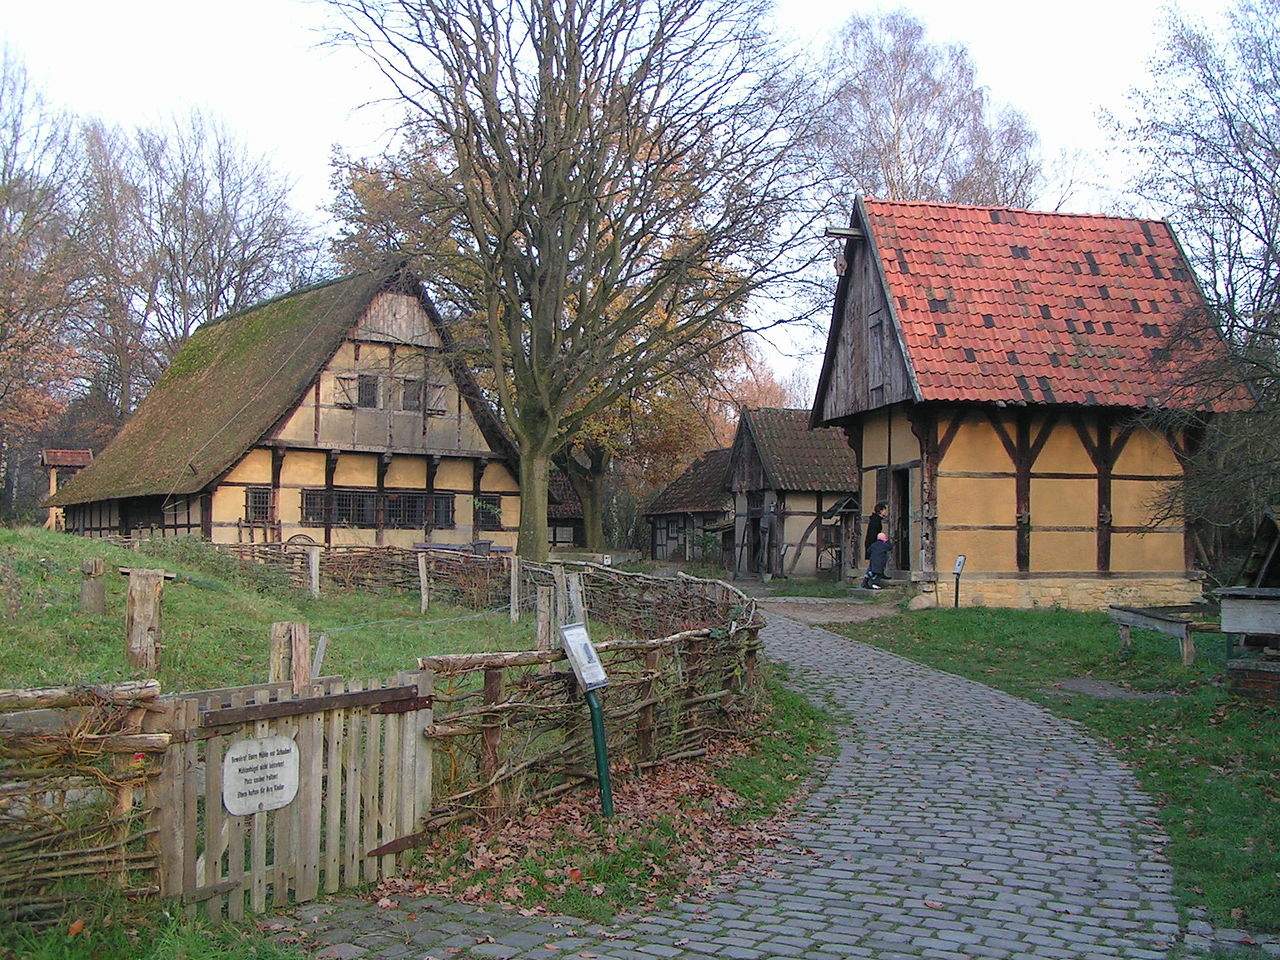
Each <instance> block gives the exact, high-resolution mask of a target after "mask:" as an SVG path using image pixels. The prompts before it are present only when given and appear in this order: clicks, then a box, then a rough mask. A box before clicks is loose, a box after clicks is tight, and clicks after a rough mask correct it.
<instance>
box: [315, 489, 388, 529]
mask: <svg viewBox="0 0 1280 960" xmlns="http://www.w3.org/2000/svg"><path fill="white" fill-rule="evenodd" d="M329 497H331V498H332V499H331V500H330V499H328V498H329ZM330 503H331V504H332V507H333V523H335V524H341V525H343V526H348V527H373V526H376V525H377V516H378V512H377V508H378V494H377V492H376V491H374V490H334V491H332V493H330V494H326V491H324V490H303V491H302V522H303V523H310V524H316V525H321V526H322V525H324V523H325V507H326V506H327V505H329V504H330Z"/></svg>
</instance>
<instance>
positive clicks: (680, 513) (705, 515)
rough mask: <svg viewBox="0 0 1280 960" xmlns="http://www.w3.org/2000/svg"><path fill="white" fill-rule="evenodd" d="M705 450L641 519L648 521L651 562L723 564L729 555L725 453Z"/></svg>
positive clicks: (729, 500)
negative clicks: (689, 561)
mask: <svg viewBox="0 0 1280 960" xmlns="http://www.w3.org/2000/svg"><path fill="white" fill-rule="evenodd" d="M731 452H732V451H731V450H730V448H728V447H725V448H723V449H721V450H709V451H708V452H706V453H704V454H702V456H700V457H698V459H697V460H695V461H694V462H693V463H691V464H690V465H689V466H688V468H687V469H686V470H685V471H684V473H682V474H680V476H678V477H676V478H675V479H674V480H672V481H671V483H669V484H667V486H666V487H664V488H663V489H662V491H661V492H659V493H658V495H657V496H656V497H654V498H653V499H652V500H651V501H649V504H648V505H647V506H646V507H645V509H644V511H643V513H642V516H643V517H644V519H645V520H647V521H648V522H649V556H650V557H652V558H653V559H654V560H664V561H665V560H698V561H703V562H707V563H716V564H720V565H726V566H727V565H728V562H731V561H732V557H733V524H732V522H731V521H732V518H733V498H732V497H731V496H730V495H729V484H728V470H729V454H730V453H731Z"/></svg>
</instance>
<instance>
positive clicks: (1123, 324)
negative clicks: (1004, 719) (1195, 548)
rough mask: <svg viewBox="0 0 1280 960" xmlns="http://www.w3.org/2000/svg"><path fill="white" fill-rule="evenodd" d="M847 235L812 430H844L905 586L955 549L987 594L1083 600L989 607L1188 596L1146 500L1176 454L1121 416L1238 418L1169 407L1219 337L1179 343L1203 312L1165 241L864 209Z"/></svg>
mask: <svg viewBox="0 0 1280 960" xmlns="http://www.w3.org/2000/svg"><path fill="white" fill-rule="evenodd" d="M847 237H848V239H847V241H846V244H845V249H844V254H843V258H844V270H843V274H842V276H841V278H840V281H839V284H838V287H837V292H836V305H835V311H834V314H833V319H832V326H831V330H830V333H829V337H828V343H827V351H826V356H825V358H824V362H823V368H822V372H821V375H820V378H819V381H818V388H817V395H816V398H815V402H814V413H813V419H812V421H811V422H812V424H813V425H815V426H832V425H835V426H841V427H844V428H845V431H846V433H847V434H848V435H849V437H850V442H851V444H852V446H853V448H854V451H855V453H856V454H857V456H858V459H859V468H860V471H861V478H862V487H863V492H862V500H863V504H864V505H865V506H869V505H871V504H872V503H873V502H875V501H879V500H892V501H895V503H893V504H891V518H892V523H893V529H894V530H895V539H896V543H895V547H896V550H895V560H896V562H897V563H899V565H900V568H901V569H902V570H903V571H910V572H911V574H912V575H914V576H916V577H917V578H920V579H924V580H928V579H929V578H931V577H932V576H933V575H934V574H935V573H936V569H937V567H938V566H939V565H942V566H945V567H947V568H948V570H949V569H950V567H951V558H950V557H948V556H946V554H949V553H952V552H955V553H964V552H965V551H966V550H967V551H968V560H969V566H968V567H966V570H968V571H974V572H977V573H978V574H979V575H980V576H981V577H987V578H989V579H990V580H991V581H992V582H993V583H994V582H995V581H998V580H1001V579H1010V578H1013V579H1021V580H1024V581H1025V580H1026V579H1027V578H1028V576H1029V575H1039V576H1044V577H1046V578H1051V579H1058V580H1062V579H1072V580H1076V581H1080V582H1085V581H1089V582H1090V583H1089V584H1088V585H1086V586H1085V587H1079V588H1074V587H1073V588H1067V587H1063V589H1065V590H1067V592H1068V593H1070V592H1071V591H1072V590H1074V591H1075V592H1074V594H1072V595H1071V596H1070V597H1068V596H1067V594H1062V595H1058V594H1053V593H1045V594H1042V595H1040V596H1039V597H1035V596H1032V595H1031V593H1028V592H1027V591H1026V590H1023V591H1022V592H1021V593H1018V592H1017V591H1014V592H1013V593H1010V592H1009V591H1008V590H1007V589H1006V587H1005V586H1001V587H999V588H997V587H995V586H991V587H990V588H983V592H982V593H981V594H980V595H981V596H983V597H985V598H986V601H987V602H997V601H1001V600H1013V599H1014V597H1015V594H1016V597H1017V600H1016V602H1024V601H1027V602H1029V601H1030V600H1036V599H1047V600H1049V601H1052V602H1070V604H1071V605H1076V606H1096V605H1097V602H1098V601H1100V600H1102V599H1106V598H1107V597H1111V596H1118V595H1119V594H1118V593H1117V592H1116V591H1114V590H1112V591H1110V592H1108V590H1107V589H1102V588H1098V587H1097V585H1096V583H1093V582H1092V581H1098V580H1105V581H1108V582H1109V583H1111V584H1112V585H1114V584H1115V583H1117V582H1118V581H1119V579H1120V578H1121V575H1124V577H1125V578H1127V579H1128V580H1142V581H1144V582H1145V581H1151V580H1159V581H1161V583H1160V584H1158V585H1157V587H1153V588H1151V589H1148V588H1147V587H1146V586H1144V587H1142V588H1141V589H1143V590H1146V591H1147V592H1148V593H1152V594H1160V595H1161V596H1162V598H1163V597H1172V596H1174V595H1177V594H1179V593H1180V592H1181V593H1186V592H1188V590H1187V589H1185V588H1176V589H1171V590H1167V591H1164V590H1163V588H1164V587H1165V586H1167V585H1168V584H1167V583H1166V581H1168V582H1172V581H1175V580H1177V581H1181V582H1182V583H1183V584H1184V585H1185V582H1186V575H1187V569H1186V567H1187V566H1188V564H1187V563H1186V554H1185V553H1184V544H1183V540H1184V537H1183V534H1185V531H1184V530H1183V529H1182V527H1181V525H1180V524H1178V523H1176V522H1175V521H1165V522H1160V523H1157V522H1155V520H1154V519H1153V518H1152V517H1151V515H1150V510H1149V509H1146V508H1145V507H1144V504H1149V501H1151V499H1152V498H1153V496H1155V495H1158V492H1159V490H1160V489H1161V488H1162V487H1164V486H1166V485H1167V484H1168V483H1169V481H1170V480H1174V479H1176V478H1177V476H1179V475H1180V473H1181V467H1180V465H1179V461H1178V457H1179V456H1180V455H1182V454H1184V453H1185V452H1186V451H1185V444H1186V443H1187V442H1189V440H1188V438H1187V437H1181V436H1176V437H1163V436H1161V435H1159V434H1157V433H1155V432H1153V431H1152V430H1150V429H1149V428H1147V427H1144V426H1141V425H1139V424H1138V423H1137V422H1136V421H1135V415H1136V414H1137V413H1140V412H1141V411H1144V410H1148V409H1151V408H1178V409H1186V408H1198V409H1202V410H1211V411H1217V412H1222V411H1228V410H1233V409H1242V408H1244V407H1247V406H1248V405H1249V404H1250V403H1251V400H1250V397H1249V394H1248V393H1247V392H1246V390H1245V389H1244V388H1243V387H1241V386H1238V385H1236V386H1232V385H1230V384H1228V385H1227V386H1226V387H1225V388H1222V383H1221V381H1219V383H1218V384H1216V386H1218V387H1219V388H1220V389H1218V390H1216V391H1215V392H1213V393H1210V392H1200V393H1194V392H1190V391H1189V390H1186V389H1182V385H1183V384H1184V383H1185V382H1187V381H1189V380H1190V379H1192V377H1191V374H1193V373H1194V372H1196V371H1200V370H1203V369H1205V368H1206V365H1207V364H1220V365H1225V364H1224V361H1225V360H1226V350H1225V347H1224V345H1223V343H1222V341H1221V339H1220V338H1219V337H1218V335H1217V333H1216V331H1214V330H1213V328H1212V325H1207V324H1203V323H1201V324H1200V326H1199V329H1200V330H1201V331H1204V330H1206V329H1207V330H1208V331H1209V332H1208V333H1204V332H1201V333H1199V334H1198V335H1192V336H1183V337H1175V336H1174V334H1175V332H1176V331H1178V330H1179V329H1181V328H1182V327H1183V326H1184V323H1185V321H1187V320H1188V319H1189V318H1192V317H1195V316H1197V315H1198V316H1200V317H1201V318H1203V316H1204V315H1205V310H1206V308H1205V304H1204V301H1203V298H1202V296H1201V294H1200V291H1199V289H1198V287H1197V285H1196V282H1195V279H1194V277H1193V275H1192V273H1191V270H1190V267H1189V265H1188V264H1187V261H1186V258H1185V257H1184V256H1183V254H1182V251H1181V249H1180V248H1179V246H1178V243H1177V240H1176V239H1175V237H1174V236H1173V234H1172V232H1171V231H1170V229H1169V226H1168V225H1167V224H1166V223H1163V222H1161V221H1154V220H1134V219H1126V218H1120V217H1103V216H1079V215H1073V214H1061V213H1039V212H1032V211H1026V210H1011V209H1006V208H995V207H964V206H955V205H945V204H931V203H902V202H884V201H870V200H867V201H861V200H860V201H859V202H858V204H857V206H856V208H855V211H854V217H853V222H852V227H851V229H850V230H849V231H847ZM1122 477H1123V478H1125V479H1123V480H1122V479H1121V478H1122ZM873 491H874V492H873ZM1064 496H1065V497H1067V498H1068V499H1069V502H1070V503H1071V504H1074V506H1071V507H1065V506H1063V500H1062V498H1063V497H1064ZM1118 516H1119V517H1120V519H1117V517H1118ZM1144 538H1145V539H1144ZM944 561H945V562H944ZM1058 586H1059V587H1062V586H1063V585H1062V584H1059V585H1058ZM1055 589H1056V588H1055ZM1135 589H1136V588H1135ZM1162 591H1163V593H1162ZM1081 598H1083V599H1081Z"/></svg>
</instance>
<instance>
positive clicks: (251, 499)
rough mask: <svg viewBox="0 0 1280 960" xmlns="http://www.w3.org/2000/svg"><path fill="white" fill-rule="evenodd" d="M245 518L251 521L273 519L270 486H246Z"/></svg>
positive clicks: (260, 521) (259, 521)
mask: <svg viewBox="0 0 1280 960" xmlns="http://www.w3.org/2000/svg"><path fill="white" fill-rule="evenodd" d="M244 518H245V520H246V521H248V522H249V523H266V522H267V521H268V520H270V519H271V488H270V487H245V490H244Z"/></svg>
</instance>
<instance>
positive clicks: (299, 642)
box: [267, 623, 311, 694]
mask: <svg viewBox="0 0 1280 960" xmlns="http://www.w3.org/2000/svg"><path fill="white" fill-rule="evenodd" d="M286 680H288V681H292V684H293V692H294V693H295V694H296V693H301V692H302V691H303V690H304V689H305V688H306V687H308V686H310V684H311V628H310V627H309V626H308V625H307V624H305V623H273V624H272V625H271V666H270V670H269V672H268V677H267V682H268V683H283V682H285V681H286Z"/></svg>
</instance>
